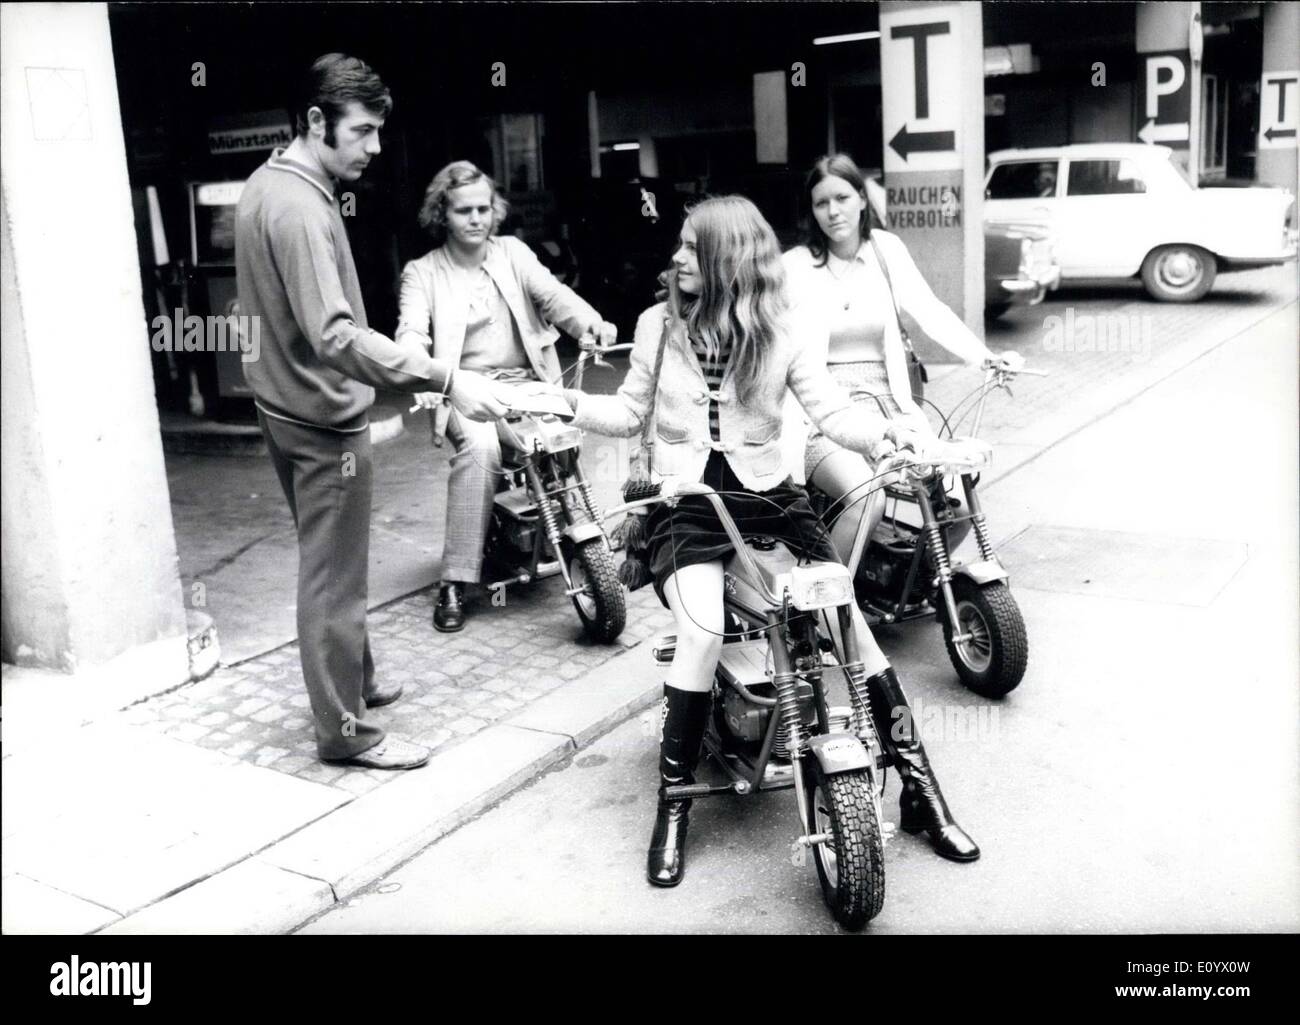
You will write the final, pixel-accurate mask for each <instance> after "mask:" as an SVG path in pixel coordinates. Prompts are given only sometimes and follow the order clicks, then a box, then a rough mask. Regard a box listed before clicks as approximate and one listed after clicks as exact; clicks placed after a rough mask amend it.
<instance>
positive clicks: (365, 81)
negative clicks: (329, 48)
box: [293, 53, 393, 146]
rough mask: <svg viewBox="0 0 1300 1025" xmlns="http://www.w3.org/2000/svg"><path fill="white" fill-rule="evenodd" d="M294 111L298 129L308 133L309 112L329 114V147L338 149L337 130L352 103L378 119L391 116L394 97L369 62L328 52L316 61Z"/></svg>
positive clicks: (296, 100) (327, 126) (302, 134)
mask: <svg viewBox="0 0 1300 1025" xmlns="http://www.w3.org/2000/svg"><path fill="white" fill-rule="evenodd" d="M300 90H301V91H300V92H299V94H298V96H297V97H296V99H295V102H294V108H293V118H294V128H295V130H296V131H297V132H298V134H299V135H300V136H305V135H306V134H307V111H309V110H310V109H311V108H312V107H320V109H321V112H322V113H324V115H325V145H327V146H334V145H335V144H336V142H335V135H334V127H335V125H337V124H338V122H339V118H340V117H342V116H343V111H344V110H345V109H346V108H347V105H348V104H349V103H350V102H353V101H355V102H357V103H359V104H361V106H362V107H364V108H365V109H366V110H368V111H369V112H370V113H372V114H374V115H376V116H377V117H388V115H389V113H390V112H391V111H392V109H393V98H392V96H390V95H389V93H388V87H387V86H386V85H384V83H383V81H382V80H381V79H380V77H379V76H378V75H377V74H375V71H374V69H373V68H372V67H371V66H370V65H369V64H367V63H366V62H365V61H362V60H358V59H357V58H356V57H349V56H348V55H347V54H343V53H327V54H325V55H324V56H322V57H317V58H316V60H315V61H313V62H312V66H311V70H310V71H308V72H307V74H306V76H305V77H304V79H303V81H302V84H301V86H300Z"/></svg>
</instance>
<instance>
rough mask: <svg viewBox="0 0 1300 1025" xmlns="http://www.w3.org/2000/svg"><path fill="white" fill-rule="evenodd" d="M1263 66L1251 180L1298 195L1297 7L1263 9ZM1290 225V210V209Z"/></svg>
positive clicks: (1299, 19)
mask: <svg viewBox="0 0 1300 1025" xmlns="http://www.w3.org/2000/svg"><path fill="white" fill-rule="evenodd" d="M1263 57H1264V61H1263V74H1262V76H1261V78H1260V90H1259V106H1260V109H1259V148H1258V150H1257V152H1258V154H1259V156H1258V158H1257V160H1256V165H1255V177H1256V179H1257V180H1258V182H1259V184H1261V185H1275V186H1278V187H1279V188H1285V189H1290V190H1291V191H1292V192H1293V193H1300V184H1298V183H1297V175H1298V174H1300V169H1298V168H1297V160H1296V155H1297V149H1296V138H1297V134H1300V133H1297V127H1298V126H1300V5H1297V4H1283V3H1275V4H1265V5H1264V54H1263ZM1291 217H1292V221H1291V223H1292V224H1293V225H1294V224H1295V223H1296V211H1295V210H1292V213H1291Z"/></svg>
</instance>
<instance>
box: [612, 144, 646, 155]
mask: <svg viewBox="0 0 1300 1025" xmlns="http://www.w3.org/2000/svg"><path fill="white" fill-rule="evenodd" d="M640 148H641V144H640V143H639V142H616V143H614V152H615V153H622V152H624V151H625V150H630V149H640Z"/></svg>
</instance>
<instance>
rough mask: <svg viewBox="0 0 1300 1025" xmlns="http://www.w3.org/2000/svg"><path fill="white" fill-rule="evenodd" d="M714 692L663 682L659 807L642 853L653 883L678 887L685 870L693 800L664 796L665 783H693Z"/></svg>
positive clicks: (666, 785)
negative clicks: (647, 848) (687, 831)
mask: <svg viewBox="0 0 1300 1025" xmlns="http://www.w3.org/2000/svg"><path fill="white" fill-rule="evenodd" d="M711 698H712V695H710V694H709V692H708V691H704V692H702V693H697V692H695V691H689V690H679V689H678V688H676V687H670V686H668V685H667V684H664V702H663V726H662V728H661V731H660V735H659V778H660V781H661V785H660V788H659V810H658V813H657V814H656V815H655V828H654V833H653V834H652V835H651V837H650V850H649V852H648V853H647V854H646V878H647V879H649V880H650V882H652V883H653V884H654V885H655V886H676V885H677V884H678V883H680V882H681V881H682V875H683V874H684V873H685V871H686V826H687V823H688V821H689V817H690V809H691V802H690V801H676V802H672V803H669V802H667V801H665V800H664V791H663V788H664V787H669V786H677V785H680V784H684V783H694V782H695V775H694V773H695V765H696V763H697V762H698V761H699V760H700V743H701V742H702V741H703V739H704V726H705V723H706V722H707V721H708V717H709V706H710V703H711Z"/></svg>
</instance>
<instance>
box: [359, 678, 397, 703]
mask: <svg viewBox="0 0 1300 1025" xmlns="http://www.w3.org/2000/svg"><path fill="white" fill-rule="evenodd" d="M402 689H403V688H402V685H401V684H400V683H395V684H393V686H391V687H389V688H388V689H387V690H385V689H384V688H383V687H375V689H374V690H373V691H371V692H370V693H369V694H367V695H366V696H365V702H366V707H367V708H379V707H381V706H383V705H391V704H392V703H393V702H394V701H396V700H397V699H398V698H400V697H401V696H402Z"/></svg>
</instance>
